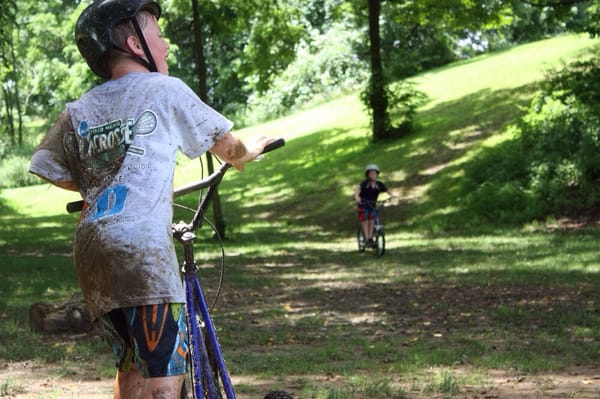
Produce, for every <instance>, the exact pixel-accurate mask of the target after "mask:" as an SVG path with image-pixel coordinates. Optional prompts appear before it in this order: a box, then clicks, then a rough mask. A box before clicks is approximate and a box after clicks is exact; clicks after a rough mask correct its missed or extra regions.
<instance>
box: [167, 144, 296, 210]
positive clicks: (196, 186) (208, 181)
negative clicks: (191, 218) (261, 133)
mask: <svg viewBox="0 0 600 399" xmlns="http://www.w3.org/2000/svg"><path fill="white" fill-rule="evenodd" d="M284 145H285V140H284V139H282V138H280V139H277V140H274V141H272V142H270V143H269V144H267V145H266V146H265V148H264V150H263V152H262V153H261V154H265V153H267V152H270V151H273V150H275V149H277V148H279V147H283V146H284ZM230 167H231V165H230V164H228V163H224V164H223V165H221V167H220V168H219V170H217V171H216V172H213V173H212V174H211V175H210V176H208V177H207V178H205V179H202V180H199V181H197V182H195V183H190V184H187V185H185V186H181V187H177V188H176V189H175V190H174V191H173V196H174V197H175V198H177V197H181V196H182V195H185V194H189V193H191V192H193V191H196V190H200V189H203V188H206V187H210V186H212V185H214V184H215V183H216V182H217V181H218V180H219V179H220V178H221V177H223V175H224V174H225V171H227V169H229V168H230Z"/></svg>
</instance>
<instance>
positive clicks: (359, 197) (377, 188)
mask: <svg viewBox="0 0 600 399" xmlns="http://www.w3.org/2000/svg"><path fill="white" fill-rule="evenodd" d="M378 176H379V167H378V166H377V165H375V164H369V165H367V166H366V167H365V177H366V179H365V180H363V181H362V182H361V183H359V184H357V185H356V186H355V187H354V200H355V201H356V204H357V207H358V220H359V221H360V226H361V229H362V233H363V237H364V238H365V245H373V230H374V226H375V218H374V212H375V211H376V210H375V208H376V205H377V198H378V197H379V194H380V193H388V194H389V195H390V197H393V195H391V194H390V193H389V192H388V188H387V187H386V185H385V184H384V183H382V182H381V181H379V180H377V178H378Z"/></svg>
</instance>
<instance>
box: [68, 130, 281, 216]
mask: <svg viewBox="0 0 600 399" xmlns="http://www.w3.org/2000/svg"><path fill="white" fill-rule="evenodd" d="M284 145H285V140H284V139H283V138H279V139H276V140H273V141H271V142H270V143H269V144H267V145H266V146H265V148H264V150H263V152H262V153H261V154H265V153H267V152H270V151H273V150H275V149H277V148H279V147H283V146H284ZM230 167H231V164H228V163H224V164H223V165H222V166H221V167H220V168H219V170H217V171H216V172H214V173H212V174H211V175H210V176H208V177H207V178H206V179H202V180H200V181H197V182H195V183H190V184H187V185H185V186H182V187H179V188H176V189H175V190H174V191H173V196H174V197H180V196H182V195H185V194H188V193H191V192H192V191H196V190H200V189H202V188H206V187H209V186H212V185H215V184H217V183H218V181H219V180H220V179H221V178H222V177H223V175H224V174H225V172H226V171H227V169H229V168H230ZM83 204H84V201H83V200H79V201H73V202H69V203H67V212H69V213H75V212H80V211H81V210H82V209H83Z"/></svg>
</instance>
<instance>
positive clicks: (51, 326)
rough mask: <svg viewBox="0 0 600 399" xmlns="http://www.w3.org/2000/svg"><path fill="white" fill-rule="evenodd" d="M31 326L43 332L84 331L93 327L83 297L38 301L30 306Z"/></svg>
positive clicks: (34, 329)
mask: <svg viewBox="0 0 600 399" xmlns="http://www.w3.org/2000/svg"><path fill="white" fill-rule="evenodd" d="M29 326H30V327H31V329H32V330H33V331H35V332H42V333H51V334H55V333H83V332H89V331H91V330H92V329H93V326H92V323H91V321H90V316H89V313H88V311H87V309H86V308H85V304H84V302H83V300H82V299H81V298H78V299H68V300H64V301H60V302H52V303H49V302H38V303H34V304H33V305H31V306H30V308H29Z"/></svg>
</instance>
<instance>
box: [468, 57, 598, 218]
mask: <svg viewBox="0 0 600 399" xmlns="http://www.w3.org/2000/svg"><path fill="white" fill-rule="evenodd" d="M596 64H597V61H596V62H587V63H576V64H574V65H572V66H570V67H567V68H565V69H564V71H562V72H560V73H553V74H552V75H550V76H549V78H548V79H547V80H546V83H545V85H544V87H543V89H542V90H541V91H540V92H539V93H538V94H537V95H536V97H535V98H534V99H533V101H532V103H531V106H530V109H529V111H528V113H527V115H526V116H525V117H524V118H523V119H522V120H521V121H520V122H519V123H518V126H517V134H516V138H515V139H514V140H511V141H509V142H506V143H504V144H502V145H500V146H498V147H496V148H493V149H490V150H487V151H485V152H484V153H483V154H482V156H480V157H479V158H477V159H475V160H474V161H473V162H472V163H471V165H470V166H468V167H467V169H466V171H465V183H464V184H463V193H464V195H465V198H466V203H467V206H468V208H469V209H471V210H472V211H474V212H476V213H477V214H480V215H484V216H486V217H488V218H492V219H494V220H499V221H504V222H523V221H528V220H532V219H541V218H545V217H548V216H555V217H558V216H587V215H590V214H592V213H595V212H597V210H598V209H600V157H598V155H597V154H598V153H599V152H600V117H599V116H598V111H599V110H600V96H598V95H597V94H596V92H595V91H594V90H592V89H591V87H597V85H598V83H600V70H599V69H598V68H597V67H596Z"/></svg>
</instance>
